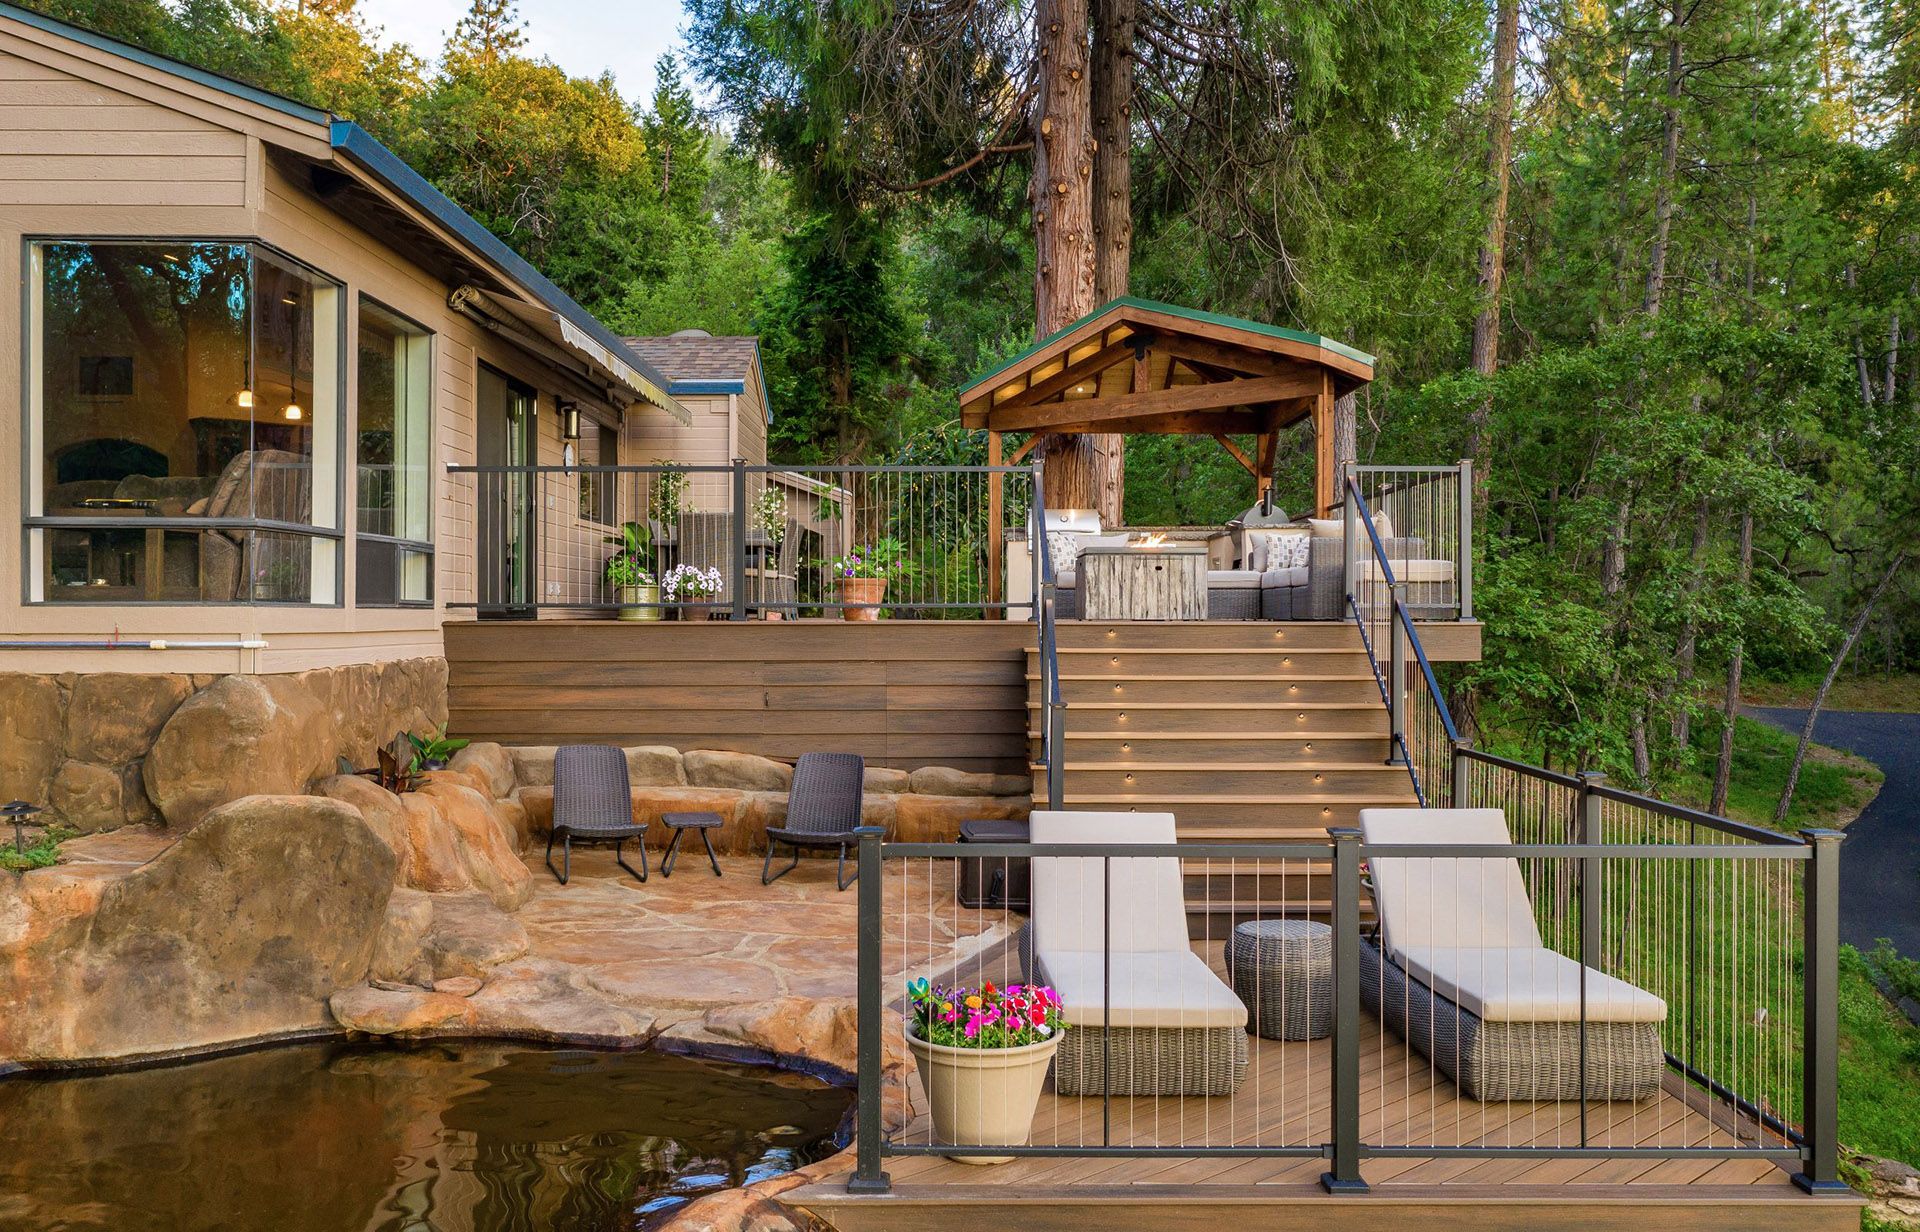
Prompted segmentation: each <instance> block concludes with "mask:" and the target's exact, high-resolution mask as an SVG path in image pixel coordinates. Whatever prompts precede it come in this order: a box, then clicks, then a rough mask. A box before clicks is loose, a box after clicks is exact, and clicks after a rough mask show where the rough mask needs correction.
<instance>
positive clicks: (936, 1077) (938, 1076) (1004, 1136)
mask: <svg viewBox="0 0 1920 1232" xmlns="http://www.w3.org/2000/svg"><path fill="white" fill-rule="evenodd" d="M907 999H908V1001H909V1002H910V1003H911V1007H912V1008H911V1017H910V1019H909V1021H908V1023H907V1046H908V1047H909V1048H910V1049H911V1050H912V1051H913V1059H914V1062H915V1064H916V1065H918V1066H919V1069H920V1085H921V1086H922V1087H924V1088H925V1089H926V1092H927V1098H928V1099H929V1100H930V1101H931V1102H932V1104H933V1127H934V1132H935V1133H936V1134H938V1135H939V1139H940V1141H942V1142H950V1143H953V1144H955V1145H957V1146H1019V1145H1021V1144H1023V1143H1024V1142H1026V1140H1027V1138H1028V1136H1029V1134H1030V1133H1031V1131H1032V1129H1033V1110H1034V1108H1035V1107H1036V1106H1037V1105H1038V1104H1039V1102H1040V1087H1041V1084H1042V1083H1044V1082H1045V1081H1046V1078H1047V1066H1049V1065H1051V1064H1052V1063H1053V1054H1054V1051H1055V1050H1056V1049H1057V1048H1058V1047H1059V1046H1060V1033H1061V1032H1062V1031H1064V1030H1065V1029H1066V1025H1067V1024H1066V1020H1065V1018H1064V1017H1063V1016H1062V1015H1061V1012H1060V998H1059V997H1058V996H1056V995H1055V994H1054V991H1053V989H1051V988H1047V987H1044V986H1042V985H1039V984H1025V985H1022V984H1013V985H1010V986H1008V987H1006V988H995V987H994V986H993V984H992V983H991V982H987V983H983V984H981V985H980V987H978V988H948V987H945V986H943V985H938V984H929V983H928V982H927V981H926V980H914V981H912V982H911V983H909V984H908V985H907ZM950 1158H952V1159H955V1160H958V1161H959V1162H961V1163H969V1164H998V1163H1005V1162H1006V1161H1007V1160H1009V1159H1011V1158H1013V1157H1012V1156H1011V1155H954V1156H950Z"/></svg>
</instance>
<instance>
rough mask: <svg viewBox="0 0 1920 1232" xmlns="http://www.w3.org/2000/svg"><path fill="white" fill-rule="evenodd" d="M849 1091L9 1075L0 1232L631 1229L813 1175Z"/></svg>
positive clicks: (423, 1049) (622, 1056)
mask: <svg viewBox="0 0 1920 1232" xmlns="http://www.w3.org/2000/svg"><path fill="white" fill-rule="evenodd" d="M849 1102H850V1097H849V1095H848V1094H847V1093H846V1092H844V1091H837V1090H834V1089H832V1088H830V1087H827V1086H825V1085H824V1084H821V1083H818V1082H815V1081H813V1080H812V1079H809V1078H803V1077H800V1076H798V1075H794V1074H785V1073H781V1072H779V1071H775V1070H770V1069H762V1068H755V1067H747V1066H734V1065H722V1064H717V1063H713V1062H707V1061H700V1060H695V1059H692V1058H687V1057H678V1056H670V1055H665V1054H661V1053H656V1052H588V1051H580V1050H577V1049H552V1048H540V1047H536V1046H529V1045H525V1044H497V1043H496V1044H485V1043H460V1044H449V1045H431V1046H420V1047H413V1048H395V1047H392V1046H390V1045H386V1046H382V1045H362V1044H348V1043H339V1042H334V1043H323V1044H299V1045H290V1046H286V1047H278V1048H272V1049H264V1050H260V1051H256V1052H246V1053H238V1054H232V1055H228V1056H222V1057H213V1058H208V1059H205V1060H198V1061H192V1062H187V1063H183V1064H176V1065H165V1066H158V1067H152V1068H147V1069H133V1070H120V1071H113V1072H105V1073H90V1074H83V1075H72V1076H63V1077H51V1076H41V1075H16V1076H14V1077H12V1078H8V1079H5V1080H0V1229H7V1230H8V1232H11V1230H12V1229H16V1228H17V1229H28V1228H31V1229H35V1230H36V1232H54V1230H68V1229H72V1230H81V1229H86V1230H93V1229H99V1230H101V1232H107V1230H109V1229H111V1230H112V1232H145V1230H148V1229H151V1230H152V1232H215V1230H218V1232H518V1230H521V1229H527V1230H535V1229H537V1230H539V1232H634V1230H637V1229H645V1228H648V1227H650V1226H652V1225H654V1224H656V1223H658V1222H660V1221H662V1220H664V1219H665V1218H666V1217H667V1216H668V1215H670V1214H671V1212H672V1211H673V1209H674V1208H676V1207H678V1206H681V1205H683V1204H685V1203H686V1202H687V1201H689V1200H691V1199H692V1198H694V1197H697V1196H699V1195H700V1194H702V1193H707V1192H710V1191H713V1190H716V1189H722V1188H727V1187H730V1186H735V1185H740V1184H744V1183H748V1182H751V1181H755V1180H760V1179H762V1178H764V1177H767V1176H772V1175H775V1174H777V1173H780V1172H784V1171H788V1170H789V1169H792V1168H794V1167H797V1166H799V1165H800V1164H802V1163H806V1162H809V1161H811V1160H813V1159H816V1158H819V1157H821V1156H822V1155H824V1154H826V1153H827V1152H830V1151H831V1150H832V1143H831V1141H830V1139H831V1137H832V1135H833V1132H834V1129H835V1128H836V1126H837V1125H838V1124H839V1122H840V1119H841V1117H842V1115H843V1114H844V1113H845V1111H846V1109H847V1107H848V1104H849Z"/></svg>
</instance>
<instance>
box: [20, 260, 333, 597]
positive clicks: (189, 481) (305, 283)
mask: <svg viewBox="0 0 1920 1232" xmlns="http://www.w3.org/2000/svg"><path fill="white" fill-rule="evenodd" d="M31 265H32V270H31V273H32V279H33V287H32V290H31V295H30V299H29V306H28V322H27V328H28V332H29V337H28V346H27V355H28V384H29V391H28V392H29V409H30V413H29V416H28V422H27V433H28V456H29V458H31V459H33V463H32V465H31V466H30V468H29V491H28V493H27V512H28V526H29V537H28V542H29V551H30V553H31V556H32V559H31V561H30V564H29V568H28V570H27V580H28V588H29V594H28V598H29V599H30V600H34V601H40V602H51V603H71V602H109V603H127V602H161V603H317V604H328V603H333V602H335V601H336V600H337V597H338V591H339V582H338V574H339V551H338V546H339V544H338V541H339V538H340V515H339V492H340V473H341V458H340V362H341V336H340V335H341V327H342V321H341V313H340V288H339V286H338V284H336V283H334V282H331V281H329V280H328V279H326V278H324V277H322V276H320V275H319V274H316V273H314V272H313V271H311V270H308V269H306V268H304V267H302V266H300V265H298V264H297V263H295V262H293V261H291V260H289V259H288V258H286V257H284V256H281V255H280V254H278V253H275V252H273V251H272V250H270V249H267V248H265V247H263V246H262V245H259V244H246V243H204V242H192V243H188V242H177V243H170V242H158V243H156V242H150V241H149V242H140V243H123V242H113V241H104V242H103V241H67V240H60V241H45V242H41V243H36V244H34V245H33V248H32V254H31Z"/></svg>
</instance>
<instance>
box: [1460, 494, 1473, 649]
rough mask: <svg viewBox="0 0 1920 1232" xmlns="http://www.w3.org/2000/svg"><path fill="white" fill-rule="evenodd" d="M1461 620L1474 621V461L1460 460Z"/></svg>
mask: <svg viewBox="0 0 1920 1232" xmlns="http://www.w3.org/2000/svg"><path fill="white" fill-rule="evenodd" d="M1460 619H1462V620H1472V619H1473V459H1472V458H1462V459H1460Z"/></svg>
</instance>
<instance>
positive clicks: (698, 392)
mask: <svg viewBox="0 0 1920 1232" xmlns="http://www.w3.org/2000/svg"><path fill="white" fill-rule="evenodd" d="M622 341H624V342H625V343H626V345H627V349H628V350H630V351H632V352H633V354H634V355H635V356H636V357H637V358H639V359H640V360H641V361H642V362H644V363H645V364H647V365H648V366H649V367H650V368H652V369H654V370H655V371H657V372H659V373H660V374H661V375H662V376H664V377H666V378H667V382H668V384H667V389H668V392H670V393H671V394H672V395H673V396H674V398H675V400H677V401H678V402H680V403H681V405H683V406H685V407H686V408H687V409H688V410H689V411H691V412H692V414H693V425H692V430H691V431H690V432H689V431H687V430H684V429H679V428H676V427H675V426H674V425H672V424H664V423H658V422H654V419H656V418H657V417H649V418H648V419H629V420H628V424H627V434H626V438H625V444H626V447H627V459H626V460H631V461H635V462H644V461H648V460H650V459H652V458H655V457H660V458H667V459H669V460H671V461H675V462H685V463H689V464H693V465H724V464H725V463H727V462H728V461H730V460H732V459H734V458H745V459H746V460H747V461H748V462H750V463H753V464H755V465H764V464H765V463H766V460H767V426H768V425H769V424H771V423H772V422H773V410H772V406H771V404H770V403H769V402H768V400H767V387H766V382H765V380H764V379H763V377H762V371H761V366H760V340H759V339H758V338H754V337H720V338H716V337H714V336H713V335H712V334H709V333H707V332H706V331H705V330H697V329H690V330H682V331H680V332H679V333H676V334H669V335H667V336H666V337H664V338H626V339H623V340H622Z"/></svg>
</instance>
